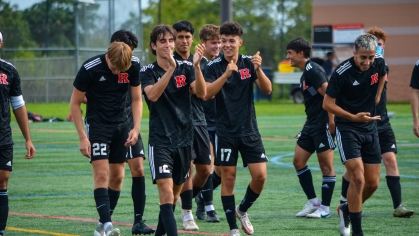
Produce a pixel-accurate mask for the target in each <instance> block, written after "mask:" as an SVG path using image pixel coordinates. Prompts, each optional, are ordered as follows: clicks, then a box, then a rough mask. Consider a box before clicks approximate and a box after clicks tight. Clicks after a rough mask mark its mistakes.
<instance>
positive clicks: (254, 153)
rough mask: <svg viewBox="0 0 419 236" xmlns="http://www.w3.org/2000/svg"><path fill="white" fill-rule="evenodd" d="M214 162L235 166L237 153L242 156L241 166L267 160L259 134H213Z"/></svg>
mask: <svg viewBox="0 0 419 236" xmlns="http://www.w3.org/2000/svg"><path fill="white" fill-rule="evenodd" d="M215 145H216V147H215V150H216V153H217V154H216V157H215V160H216V163H217V164H219V165H221V166H237V160H238V156H239V155H238V153H239V152H240V155H241V156H242V160H243V166H244V167H246V166H247V165H248V164H253V163H262V162H268V157H267V156H266V154H265V148H264V147H263V143H262V138H261V137H260V134H252V135H249V136H244V137H227V136H218V135H216V136H215Z"/></svg>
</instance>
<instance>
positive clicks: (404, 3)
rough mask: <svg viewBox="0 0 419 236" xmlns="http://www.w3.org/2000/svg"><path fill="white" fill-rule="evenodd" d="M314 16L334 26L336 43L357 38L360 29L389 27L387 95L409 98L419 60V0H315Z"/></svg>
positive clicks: (394, 98) (321, 23) (320, 22)
mask: <svg viewBox="0 0 419 236" xmlns="http://www.w3.org/2000/svg"><path fill="white" fill-rule="evenodd" d="M312 17H313V18H312V24H313V26H314V27H315V26H331V27H332V30H333V32H332V36H333V37H332V40H335V41H336V42H335V43H344V42H342V41H345V39H347V40H352V41H353V37H356V34H357V32H358V33H359V31H360V30H363V31H367V30H368V29H369V28H370V27H373V26H377V27H379V28H381V29H383V30H384V31H386V32H387V34H388V38H387V41H386V49H385V53H384V58H385V60H386V63H387V65H388V66H389V68H390V72H389V77H388V80H389V81H388V85H387V99H388V100H389V101H408V100H409V96H410V89H409V84H410V78H411V74H412V70H413V66H414V64H415V62H416V61H418V60H419V0H313V15H312ZM362 26H363V28H361V27H362ZM326 30H327V29H326ZM332 43H333V42H332Z"/></svg>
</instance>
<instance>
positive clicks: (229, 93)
mask: <svg viewBox="0 0 419 236" xmlns="http://www.w3.org/2000/svg"><path fill="white" fill-rule="evenodd" d="M250 58H251V56H244V55H239V58H238V60H237V67H238V69H239V71H238V72H235V71H233V73H232V74H231V76H230V77H229V78H228V79H227V81H226V82H225V84H224V85H223V87H222V88H221V89H220V91H219V92H218V93H217V94H216V96H215V99H216V109H217V135H218V136H230V137H243V136H249V135H252V134H256V133H259V130H258V127H257V122H256V113H255V106H254V104H253V83H254V82H255V80H256V79H257V75H256V71H255V68H254V66H253V63H252V62H251V61H250ZM228 63H229V62H228V61H227V60H226V59H225V58H224V57H218V58H216V59H215V60H213V61H211V62H210V63H208V65H207V68H206V69H205V76H204V77H205V80H206V81H208V82H214V81H215V80H217V79H218V78H219V77H221V76H222V75H223V74H224V72H225V71H226V69H227V65H228Z"/></svg>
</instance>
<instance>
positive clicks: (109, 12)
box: [108, 0, 112, 40]
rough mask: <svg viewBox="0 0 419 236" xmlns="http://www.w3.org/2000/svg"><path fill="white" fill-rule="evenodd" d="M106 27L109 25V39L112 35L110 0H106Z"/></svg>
mask: <svg viewBox="0 0 419 236" xmlns="http://www.w3.org/2000/svg"><path fill="white" fill-rule="evenodd" d="M108 17H109V18H108V27H109V40H110V39H111V37H112V0H109V1H108Z"/></svg>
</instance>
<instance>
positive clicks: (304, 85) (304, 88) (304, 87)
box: [303, 80, 308, 90]
mask: <svg viewBox="0 0 419 236" xmlns="http://www.w3.org/2000/svg"><path fill="white" fill-rule="evenodd" d="M306 89H308V86H307V85H306V81H305V80H303V90H306Z"/></svg>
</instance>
